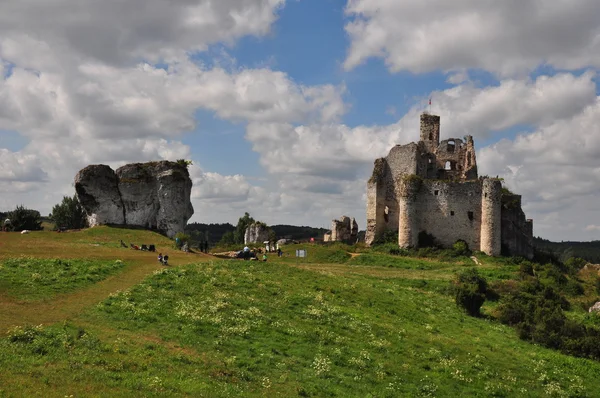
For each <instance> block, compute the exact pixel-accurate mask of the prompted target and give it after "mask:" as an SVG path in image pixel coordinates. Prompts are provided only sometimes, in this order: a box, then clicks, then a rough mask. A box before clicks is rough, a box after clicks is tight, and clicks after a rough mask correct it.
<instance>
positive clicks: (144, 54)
mask: <svg viewBox="0 0 600 398" xmlns="http://www.w3.org/2000/svg"><path fill="white" fill-rule="evenodd" d="M284 3H285V0H219V1H210V0H196V1H193V0H176V1H164V0H128V1H121V0H105V1H95V0H53V1H48V0H26V1H3V2H1V3H0V37H2V38H4V42H3V43H2V46H1V48H2V50H1V52H0V54H2V58H5V59H7V60H9V61H11V62H14V63H16V64H19V65H25V64H27V65H28V67H32V68H34V69H37V70H47V66H48V65H49V63H50V64H52V63H53V61H52V60H51V58H53V57H52V55H51V54H52V53H54V54H58V53H63V54H65V53H68V54H70V55H71V56H73V57H76V58H79V59H81V60H87V61H89V62H101V63H106V64H111V65H127V64H131V63H132V61H133V63H134V64H135V63H138V61H139V60H140V59H147V60H152V61H156V60H158V59H160V58H167V59H169V58H171V57H173V56H177V57H179V56H180V55H181V53H183V52H188V51H198V50H203V49H205V48H206V46H207V45H209V44H211V43H216V42H222V41H225V42H231V41H233V40H235V39H237V38H240V37H242V36H245V35H265V34H267V33H268V32H269V30H270V27H271V25H272V23H273V22H274V21H275V19H276V18H277V11H278V9H279V8H280V7H282V6H283V5H284ZM24 43H26V45H27V50H28V51H26V52H24V51H22V50H21V49H20V48H19V47H21V46H22V45H23V44H24ZM34 47H35V49H37V50H38V51H31V50H33V49H34ZM44 49H46V50H47V51H43V50H44ZM25 54H27V56H25ZM27 57H30V58H27ZM48 62H49V63H48Z"/></svg>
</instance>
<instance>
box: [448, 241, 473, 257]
mask: <svg viewBox="0 0 600 398" xmlns="http://www.w3.org/2000/svg"><path fill="white" fill-rule="evenodd" d="M452 250H453V251H454V255H456V256H470V255H471V250H469V245H468V244H467V242H465V241H464V240H462V239H459V240H457V241H456V242H454V244H453V245H452Z"/></svg>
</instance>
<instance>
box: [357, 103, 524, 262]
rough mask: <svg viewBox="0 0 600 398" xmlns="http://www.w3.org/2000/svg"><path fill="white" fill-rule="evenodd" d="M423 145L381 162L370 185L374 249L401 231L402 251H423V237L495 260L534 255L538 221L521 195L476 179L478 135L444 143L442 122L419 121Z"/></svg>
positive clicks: (369, 237)
mask: <svg viewBox="0 0 600 398" xmlns="http://www.w3.org/2000/svg"><path fill="white" fill-rule="evenodd" d="M420 130H421V131H420V132H421V139H420V140H419V142H417V143H414V142H412V143H410V144H406V145H396V146H394V147H393V148H392V149H391V150H390V152H389V154H388V155H387V156H386V157H385V158H380V159H377V160H375V165H374V168H373V174H372V176H371V178H370V179H369V181H368V183H367V231H366V237H365V241H366V243H367V244H368V245H370V244H372V243H373V242H374V241H375V240H376V239H377V238H378V237H379V236H381V235H382V234H383V233H385V232H386V231H397V232H398V244H399V245H400V247H404V248H409V247H418V246H419V235H420V234H421V233H423V232H424V233H427V234H431V235H433V237H434V238H435V240H436V241H437V243H439V244H441V245H442V246H444V247H450V246H452V245H453V244H454V243H455V242H456V241H457V240H459V239H462V240H464V241H465V242H467V244H468V245H469V248H471V249H472V250H480V251H482V252H484V253H486V254H488V255H490V256H498V255H501V254H504V255H513V256H524V257H527V258H532V257H533V244H532V241H533V221H532V220H527V219H526V218H525V214H524V213H523V210H522V209H521V196H520V195H515V194H512V193H510V192H508V190H505V189H503V188H502V183H501V181H500V180H499V179H497V178H488V177H481V178H478V176H477V161H476V159H475V146H474V143H473V137H471V136H466V137H464V140H462V139H458V138H450V139H447V140H443V141H440V117H439V116H436V115H430V114H427V113H424V114H422V115H421V129H420Z"/></svg>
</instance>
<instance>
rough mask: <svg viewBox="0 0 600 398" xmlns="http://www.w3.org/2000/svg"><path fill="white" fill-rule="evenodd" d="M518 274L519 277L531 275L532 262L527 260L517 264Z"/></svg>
mask: <svg viewBox="0 0 600 398" xmlns="http://www.w3.org/2000/svg"><path fill="white" fill-rule="evenodd" d="M519 274H520V275H521V277H526V276H533V275H534V273H533V264H532V263H531V262H529V261H523V262H522V263H521V264H520V265H519Z"/></svg>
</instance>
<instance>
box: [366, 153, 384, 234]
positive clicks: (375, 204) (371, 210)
mask: <svg viewBox="0 0 600 398" xmlns="http://www.w3.org/2000/svg"><path fill="white" fill-rule="evenodd" d="M386 169H387V163H386V162H385V158H380V159H377V160H375V165H374V167H373V175H372V176H371V178H370V179H369V182H368V183H367V228H366V233H365V242H366V244H367V245H370V244H372V243H373V241H374V240H375V238H376V237H377V236H378V235H379V234H380V233H382V232H383V230H384V229H385V218H384V216H386V215H385V214H384V211H385V192H386V185H385V184H386V183H385V181H386V178H385V174H386Z"/></svg>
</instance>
